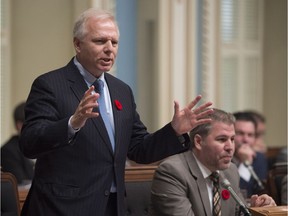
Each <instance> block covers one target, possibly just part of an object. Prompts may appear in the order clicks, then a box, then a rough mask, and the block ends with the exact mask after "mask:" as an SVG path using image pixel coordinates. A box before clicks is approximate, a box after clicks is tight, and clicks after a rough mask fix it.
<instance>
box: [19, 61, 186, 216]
mask: <svg viewBox="0 0 288 216" xmlns="http://www.w3.org/2000/svg"><path fill="white" fill-rule="evenodd" d="M105 80H106V82H107V84H108V87H109V92H110V97H111V104H112V106H113V107H112V109H113V115H114V124H115V140H116V148H115V153H114V154H113V151H112V148H111V144H110V141H109V137H108V134H107V132H106V129H105V125H104V123H103V121H102V119H101V117H98V118H94V119H88V120H87V122H86V124H85V126H84V127H83V128H81V130H80V131H79V132H78V133H77V134H76V135H75V137H74V138H73V139H72V140H69V137H68V120H69V118H70V117H71V115H73V113H74V112H75V109H76V107H77V106H78V104H79V102H80V100H81V98H82V97H83V94H84V92H85V91H86V90H87V89H88V88H87V84H86V83H85V81H84V79H83V77H82V76H81V74H80V73H79V71H78V69H77V67H76V66H75V65H74V63H73V60H72V61H70V63H69V64H68V65H67V66H65V67H63V68H61V69H58V70H55V71H54V72H51V73H47V74H44V75H41V76H40V77H38V78H37V79H36V80H35V81H34V83H33V85H32V89H31V92H30V95H29V97H28V100H27V106H26V109H25V111H26V112H25V114H26V117H27V118H26V121H25V124H24V126H23V129H22V135H21V140H20V144H21V148H22V151H23V152H24V154H25V155H26V156H29V157H31V158H37V163H36V167H35V178H34V180H33V182H32V187H31V190H30V192H29V195H28V198H27V201H26V203H25V206H24V209H23V213H22V214H23V215H37V216H41V215H49V216H50V215H70V216H73V215H75V216H76V215H77V216H79V215H81V216H85V215H104V211H105V208H106V204H107V200H108V196H109V191H110V187H111V183H112V181H113V179H115V181H116V184H117V200H118V215H124V203H123V201H124V193H125V188H124V169H125V161H126V156H127V155H128V157H129V159H131V160H135V161H136V162H138V163H150V162H153V161H157V160H160V159H163V158H165V157H167V156H169V155H171V154H174V153H177V152H182V151H185V150H187V148H188V146H189V144H188V142H189V138H188V135H187V136H186V145H181V144H180V143H179V140H178V138H177V136H176V134H175V132H174V130H173V128H172V127H171V125H170V124H167V125H166V126H164V127H163V128H162V129H160V130H159V131H157V132H155V133H154V134H153V135H149V134H148V132H147V131H146V127H145V126H144V125H143V124H142V122H141V121H140V118H139V115H138V113H137V112H136V105H135V102H134V98H133V95H132V91H131V89H130V87H129V86H128V85H126V84H125V83H124V82H122V81H120V80H119V79H117V78H115V77H113V76H112V75H110V74H107V73H105ZM115 100H118V101H119V102H120V103H121V104H122V106H123V108H122V110H119V109H117V107H115V103H114V101H115ZM142 138H143V139H144V138H145V139H144V140H143V139H142ZM155 146H157V147H156V148H155ZM42 200H44V201H45V202H42ZM43 205H45V206H43ZM47 205H48V206H47ZM28 206H29V212H28V208H27V207H28ZM43 207H44V209H45V210H46V211H45V212H43V211H42V209H43ZM47 209H48V210H47Z"/></svg>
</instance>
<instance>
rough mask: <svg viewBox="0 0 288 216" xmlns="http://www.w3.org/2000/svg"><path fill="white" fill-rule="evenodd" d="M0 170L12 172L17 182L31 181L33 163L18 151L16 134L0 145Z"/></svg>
mask: <svg viewBox="0 0 288 216" xmlns="http://www.w3.org/2000/svg"><path fill="white" fill-rule="evenodd" d="M1 171H3V172H10V173H12V174H13V175H14V176H15V177H16V179H17V183H18V184H25V183H28V182H31V180H32V178H33V174H34V163H33V162H32V161H31V160H30V159H28V158H26V157H24V155H23V153H22V152H21V151H20V148H19V136H17V135H15V136H12V137H11V138H10V139H9V140H8V142H7V143H5V144H4V145H3V146H2V147H1Z"/></svg>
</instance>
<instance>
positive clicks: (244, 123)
mask: <svg viewBox="0 0 288 216" xmlns="http://www.w3.org/2000/svg"><path fill="white" fill-rule="evenodd" d="M234 116H235V118H236V122H235V132H236V136H235V153H234V158H233V162H234V163H235V164H236V165H237V167H238V171H239V174H240V177H241V178H240V188H241V190H242V192H244V191H245V193H246V194H244V196H248V197H250V196H251V195H252V194H259V193H262V192H263V191H264V189H265V187H264V185H263V184H262V182H264V181H266V179H267V172H268V171H267V159H266V156H265V154H263V153H261V152H257V151H255V150H254V148H253V146H254V144H255V142H256V130H257V122H256V121H255V119H254V118H253V116H252V115H251V114H249V113H248V112H236V113H234Z"/></svg>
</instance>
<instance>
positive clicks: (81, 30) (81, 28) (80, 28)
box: [73, 8, 120, 40]
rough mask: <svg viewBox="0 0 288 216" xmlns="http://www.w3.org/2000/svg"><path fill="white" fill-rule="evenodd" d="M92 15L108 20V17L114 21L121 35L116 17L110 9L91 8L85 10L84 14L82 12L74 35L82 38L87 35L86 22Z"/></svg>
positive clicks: (75, 26) (98, 18)
mask: <svg viewBox="0 0 288 216" xmlns="http://www.w3.org/2000/svg"><path fill="white" fill-rule="evenodd" d="M91 17H94V18H96V19H97V20H106V19H108V20H111V21H112V22H114V23H115V26H116V27H117V31H118V35H119V36H120V34H119V27H118V24H117V22H116V19H115V17H114V15H113V14H112V13H111V12H110V11H106V10H100V9H96V8H90V9H88V10H86V11H84V12H83V13H82V14H80V16H79V17H78V18H77V20H76V21H75V23H74V29H73V37H75V38H78V39H80V40H82V39H83V38H84V37H85V36H86V34H87V28H86V22H87V20H88V19H89V18H91Z"/></svg>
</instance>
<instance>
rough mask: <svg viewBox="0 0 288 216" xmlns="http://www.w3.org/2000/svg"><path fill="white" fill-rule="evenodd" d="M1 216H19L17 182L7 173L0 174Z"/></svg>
mask: <svg viewBox="0 0 288 216" xmlns="http://www.w3.org/2000/svg"><path fill="white" fill-rule="evenodd" d="M1 215H2V216H4V215H9V216H12V215H13V216H19V215H20V204H19V195H18V184H17V180H16V178H15V176H14V175H13V174H11V173H8V172H1Z"/></svg>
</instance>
